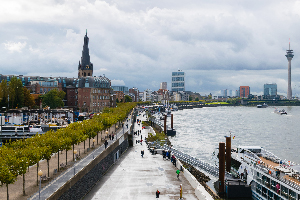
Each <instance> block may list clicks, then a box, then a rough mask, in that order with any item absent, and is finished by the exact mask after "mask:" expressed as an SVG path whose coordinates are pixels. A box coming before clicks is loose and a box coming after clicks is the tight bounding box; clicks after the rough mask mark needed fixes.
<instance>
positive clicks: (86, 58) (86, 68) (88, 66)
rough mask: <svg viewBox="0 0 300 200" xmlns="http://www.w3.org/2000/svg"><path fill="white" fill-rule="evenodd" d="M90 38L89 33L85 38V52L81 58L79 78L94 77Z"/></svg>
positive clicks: (83, 51)
mask: <svg viewBox="0 0 300 200" xmlns="http://www.w3.org/2000/svg"><path fill="white" fill-rule="evenodd" d="M88 45H89V38H88V36H87V31H86V34H85V37H84V43H83V50H82V56H81V62H80V61H79V64H78V78H81V77H86V76H93V63H91V61H90V53H89V46H88Z"/></svg>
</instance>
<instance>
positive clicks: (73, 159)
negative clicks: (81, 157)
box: [73, 144, 75, 162]
mask: <svg viewBox="0 0 300 200" xmlns="http://www.w3.org/2000/svg"><path fill="white" fill-rule="evenodd" d="M74 161H75V159H74V144H73V162H74Z"/></svg>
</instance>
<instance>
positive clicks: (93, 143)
mask: <svg viewBox="0 0 300 200" xmlns="http://www.w3.org/2000/svg"><path fill="white" fill-rule="evenodd" d="M95 142H96V140H95V138H94V139H93V147H94V148H95Z"/></svg>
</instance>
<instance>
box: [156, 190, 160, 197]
mask: <svg viewBox="0 0 300 200" xmlns="http://www.w3.org/2000/svg"><path fill="white" fill-rule="evenodd" d="M159 195H160V192H159V191H158V190H156V198H159Z"/></svg>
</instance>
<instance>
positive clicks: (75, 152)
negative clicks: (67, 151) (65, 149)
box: [74, 150, 77, 161]
mask: <svg viewBox="0 0 300 200" xmlns="http://www.w3.org/2000/svg"><path fill="white" fill-rule="evenodd" d="M76 154H77V150H74V155H75V161H76Z"/></svg>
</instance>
